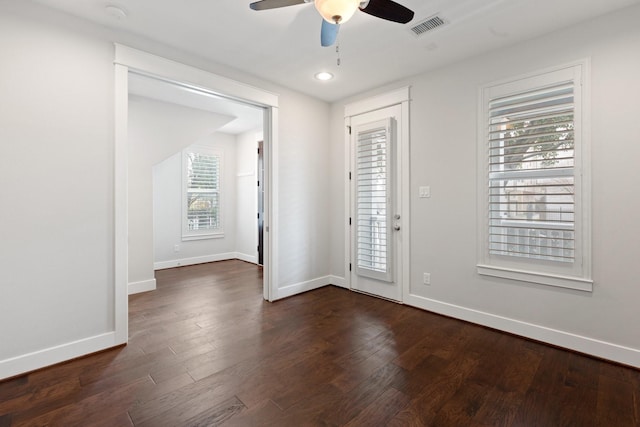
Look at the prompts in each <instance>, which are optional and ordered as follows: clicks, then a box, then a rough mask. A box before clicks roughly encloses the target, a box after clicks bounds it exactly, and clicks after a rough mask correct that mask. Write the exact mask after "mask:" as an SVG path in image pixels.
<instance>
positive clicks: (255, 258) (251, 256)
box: [236, 252, 258, 264]
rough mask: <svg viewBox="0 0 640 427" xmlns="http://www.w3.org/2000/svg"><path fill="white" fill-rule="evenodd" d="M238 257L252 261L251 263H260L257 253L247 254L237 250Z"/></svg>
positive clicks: (241, 259)
mask: <svg viewBox="0 0 640 427" xmlns="http://www.w3.org/2000/svg"><path fill="white" fill-rule="evenodd" d="M236 258H237V259H239V260H240V261H246V262H250V263H251V264H257V263H258V257H257V256H255V255H247V254H243V253H241V252H236Z"/></svg>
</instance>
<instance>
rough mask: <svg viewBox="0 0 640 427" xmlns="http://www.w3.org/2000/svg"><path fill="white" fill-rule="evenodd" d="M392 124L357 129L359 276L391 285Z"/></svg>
mask: <svg viewBox="0 0 640 427" xmlns="http://www.w3.org/2000/svg"><path fill="white" fill-rule="evenodd" d="M389 131H390V121H389V120H381V121H378V122H374V123H370V124H367V125H363V126H359V127H358V128H356V138H357V143H356V176H355V180H356V182H355V185H356V219H355V221H356V222H355V232H356V273H357V274H359V275H361V276H365V277H371V278H375V279H379V280H385V281H391V277H392V276H391V267H392V266H391V254H392V251H391V218H390V212H391V188H392V187H391V173H390V172H391V171H390V168H391V147H390V140H389V136H390V132H389Z"/></svg>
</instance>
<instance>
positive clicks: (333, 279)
mask: <svg viewBox="0 0 640 427" xmlns="http://www.w3.org/2000/svg"><path fill="white" fill-rule="evenodd" d="M328 277H329V280H330V284H332V285H333V286H338V287H340V288H345V289H349V287H348V286H347V281H346V280H345V278H344V277H340V276H328Z"/></svg>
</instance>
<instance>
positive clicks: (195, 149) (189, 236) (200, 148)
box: [181, 145, 224, 241]
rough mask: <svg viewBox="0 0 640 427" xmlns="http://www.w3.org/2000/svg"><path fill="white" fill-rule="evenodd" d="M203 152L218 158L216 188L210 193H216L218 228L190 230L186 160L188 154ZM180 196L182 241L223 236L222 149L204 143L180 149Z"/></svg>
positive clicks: (187, 159)
mask: <svg viewBox="0 0 640 427" xmlns="http://www.w3.org/2000/svg"><path fill="white" fill-rule="evenodd" d="M191 153H196V154H203V155H207V156H214V157H217V158H218V189H217V190H212V191H210V193H216V192H217V194H218V228H215V229H203V230H191V229H189V219H188V218H189V215H188V207H187V204H188V195H189V190H188V188H187V186H188V180H189V179H188V171H189V167H188V161H189V154H191ZM181 176H182V197H181V204H182V207H181V212H182V221H181V223H182V231H181V237H182V241H190V240H203V239H219V238H223V237H224V225H223V224H224V223H223V217H224V215H223V212H222V207H223V206H224V204H223V194H224V193H223V184H224V153H223V151H222V150H219V149H215V148H212V147H208V146H204V145H191V146H189V147H187V148H185V149H183V150H182V171H181Z"/></svg>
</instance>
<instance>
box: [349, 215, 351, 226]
mask: <svg viewBox="0 0 640 427" xmlns="http://www.w3.org/2000/svg"><path fill="white" fill-rule="evenodd" d="M349 225H351V217H349Z"/></svg>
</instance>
